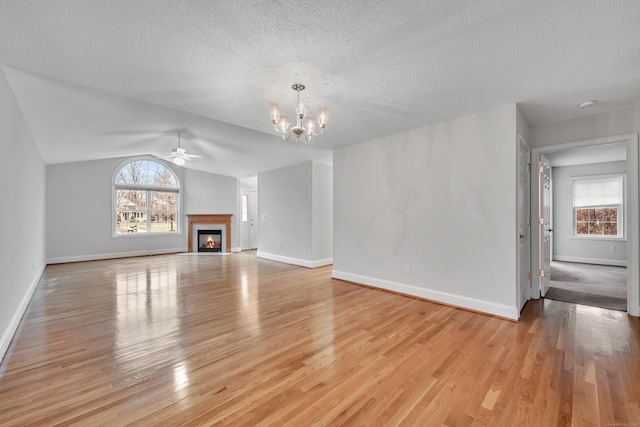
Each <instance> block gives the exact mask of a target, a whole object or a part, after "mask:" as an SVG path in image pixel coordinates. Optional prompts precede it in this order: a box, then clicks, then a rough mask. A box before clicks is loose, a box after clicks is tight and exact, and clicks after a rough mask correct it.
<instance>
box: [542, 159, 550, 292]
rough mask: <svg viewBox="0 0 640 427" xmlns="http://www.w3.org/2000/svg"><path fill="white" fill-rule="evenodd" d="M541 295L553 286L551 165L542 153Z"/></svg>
mask: <svg viewBox="0 0 640 427" xmlns="http://www.w3.org/2000/svg"><path fill="white" fill-rule="evenodd" d="M539 175H540V219H539V228H540V231H539V236H540V271H539V277H540V295H541V296H545V295H546V294H547V291H549V287H550V286H551V183H552V177H551V165H550V163H549V160H548V159H547V157H546V156H545V155H544V154H541V155H540V174H539Z"/></svg>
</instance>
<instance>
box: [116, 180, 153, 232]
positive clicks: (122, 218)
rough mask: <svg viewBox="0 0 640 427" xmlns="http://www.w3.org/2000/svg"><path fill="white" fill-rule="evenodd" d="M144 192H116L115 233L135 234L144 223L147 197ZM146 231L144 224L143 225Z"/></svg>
mask: <svg viewBox="0 0 640 427" xmlns="http://www.w3.org/2000/svg"><path fill="white" fill-rule="evenodd" d="M146 196H147V195H146V192H145V191H138V190H118V191H117V192H116V233H135V232H138V231H140V230H141V227H140V223H141V222H142V223H144V222H146V218H147V197H146ZM144 230H146V224H144Z"/></svg>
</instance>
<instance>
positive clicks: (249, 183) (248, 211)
mask: <svg viewBox="0 0 640 427" xmlns="http://www.w3.org/2000/svg"><path fill="white" fill-rule="evenodd" d="M239 194H240V206H239V208H240V247H241V249H242V250H243V251H252V250H256V249H257V248H258V177H257V176H256V175H254V176H250V177H245V178H241V179H240V191H239Z"/></svg>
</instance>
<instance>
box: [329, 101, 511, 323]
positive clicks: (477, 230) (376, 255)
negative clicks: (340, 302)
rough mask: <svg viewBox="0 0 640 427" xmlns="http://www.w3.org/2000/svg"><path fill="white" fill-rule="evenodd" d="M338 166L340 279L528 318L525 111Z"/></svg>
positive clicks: (349, 157) (357, 153)
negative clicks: (520, 169)
mask: <svg viewBox="0 0 640 427" xmlns="http://www.w3.org/2000/svg"><path fill="white" fill-rule="evenodd" d="M333 159H334V162H333V167H334V271H333V275H334V277H336V278H341V279H345V280H350V281H354V282H358V283H363V284H367V285H371V286H377V287H381V288H385V289H390V290H393V291H397V292H402V293H406V294H410V295H415V296H419V297H423V298H428V299H432V300H436V301H441V302H444V303H447V304H452V305H456V306H461V307H466V308H470V309H474V310H478V311H482V312H487V313H493V314H496V315H499V316H503V317H507V318H512V319H517V318H518V310H517V304H516V279H517V278H516V251H515V248H516V244H517V242H516V238H515V236H516V182H517V179H516V159H517V137H516V107H515V105H509V106H505V107H501V108H497V109H494V110H490V111H486V112H482V113H478V114H473V115H469V116H465V117H462V118H459V119H455V120H452V121H448V122H444V123H438V124H435V125H432V126H427V127H423V128H420V129H415V130H412V131H409V132H404V133H400V134H397V135H393V136H390V137H386V138H381V139H376V140H373V141H369V142H365V143H362V144H358V145H354V146H349V147H345V148H341V149H338V150H335V151H334V157H333ZM405 269H406V270H405Z"/></svg>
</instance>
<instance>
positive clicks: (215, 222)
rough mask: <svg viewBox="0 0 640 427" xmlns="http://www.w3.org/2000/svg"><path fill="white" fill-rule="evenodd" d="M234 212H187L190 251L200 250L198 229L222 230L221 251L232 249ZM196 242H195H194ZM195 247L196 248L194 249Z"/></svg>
mask: <svg viewBox="0 0 640 427" xmlns="http://www.w3.org/2000/svg"><path fill="white" fill-rule="evenodd" d="M232 215H233V214H187V221H188V226H187V229H188V230H189V231H188V233H189V241H188V245H189V246H188V251H189V252H197V251H198V248H197V246H198V230H220V231H221V233H220V234H221V248H220V251H221V252H230V251H231V216H232ZM194 243H195V244H194ZM194 247H195V249H194Z"/></svg>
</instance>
